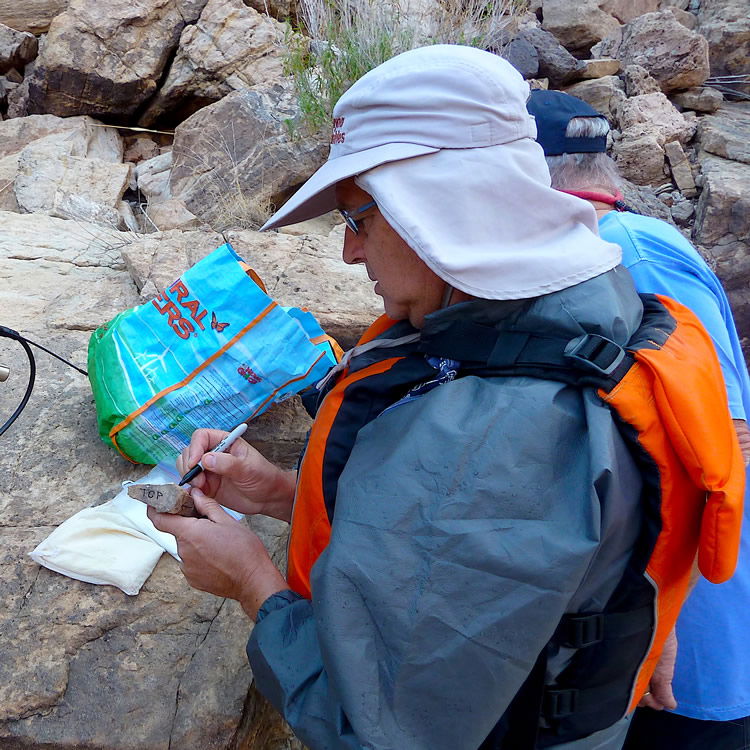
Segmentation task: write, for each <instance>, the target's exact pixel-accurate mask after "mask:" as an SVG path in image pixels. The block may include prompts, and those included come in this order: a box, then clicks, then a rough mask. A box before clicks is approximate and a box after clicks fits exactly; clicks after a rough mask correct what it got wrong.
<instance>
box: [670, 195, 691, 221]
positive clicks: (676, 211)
mask: <svg viewBox="0 0 750 750" xmlns="http://www.w3.org/2000/svg"><path fill="white" fill-rule="evenodd" d="M671 212H672V218H673V219H674V220H675V223H676V224H678V225H680V226H686V225H687V224H688V223H689V221H690V219H692V218H693V216H695V206H694V205H693V204H692V202H691V201H679V202H678V203H675V204H674V205H673V206H672V208H671Z"/></svg>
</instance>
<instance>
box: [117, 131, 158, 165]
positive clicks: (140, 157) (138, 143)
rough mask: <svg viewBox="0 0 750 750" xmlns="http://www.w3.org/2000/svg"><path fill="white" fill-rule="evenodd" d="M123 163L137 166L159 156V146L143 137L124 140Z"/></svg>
mask: <svg viewBox="0 0 750 750" xmlns="http://www.w3.org/2000/svg"><path fill="white" fill-rule="evenodd" d="M124 146H125V153H124V155H123V157H122V158H123V160H124V161H129V162H131V163H133V164H138V163H139V162H142V161H147V160H148V159H152V158H153V157H154V156H158V155H159V144H158V143H156V141H154V140H152V139H151V138H148V137H147V136H144V135H138V136H134V137H133V136H131V137H129V138H125V139H124Z"/></svg>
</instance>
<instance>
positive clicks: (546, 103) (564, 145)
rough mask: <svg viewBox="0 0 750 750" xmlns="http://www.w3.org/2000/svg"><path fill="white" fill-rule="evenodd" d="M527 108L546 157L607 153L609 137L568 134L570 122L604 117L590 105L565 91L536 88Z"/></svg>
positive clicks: (527, 103) (538, 141)
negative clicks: (575, 118) (533, 120)
mask: <svg viewBox="0 0 750 750" xmlns="http://www.w3.org/2000/svg"><path fill="white" fill-rule="evenodd" d="M526 108H527V109H528V110H529V112H530V113H531V114H532V115H533V116H534V119H535V120H536V130H537V135H536V140H537V143H539V145H540V146H541V147H542V148H543V149H544V155H545V156H560V155H561V154H591V153H602V152H604V151H606V150H607V136H606V135H602V136H597V137H596V138H569V137H568V136H566V135H565V131H566V129H567V127H568V123H569V122H570V121H571V120H572V119H573V118H574V117H601V118H602V119H604V120H606V119H607V118H606V117H604V115H602V114H600V113H599V112H597V111H596V110H595V109H594V108H593V107H591V106H589V105H588V104H586V102H584V101H582V100H581V99H578V98H577V97H575V96H571V95H570V94H564V93H563V92H562V91H545V90H543V89H535V90H533V91H532V92H531V95H530V96H529V99H528V101H527V102H526Z"/></svg>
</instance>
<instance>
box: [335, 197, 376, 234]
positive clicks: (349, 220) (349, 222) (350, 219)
mask: <svg viewBox="0 0 750 750" xmlns="http://www.w3.org/2000/svg"><path fill="white" fill-rule="evenodd" d="M376 205H377V204H376V203H375V201H370V202H369V203H365V205H364V206H360V207H359V208H357V209H355V210H354V211H352V212H351V213H349V211H347V210H346V209H345V208H340V209H339V213H340V214H341V215H342V216H343V217H344V221H345V222H346V226H348V227H349V229H351V230H352V232H354V234H359V222H360V221H362V219H359V220H357V219H355V218H354V217H355V216H359V215H360V214H362V213H364V212H365V211H368V210H369V209H371V208H372V207H373V206H376Z"/></svg>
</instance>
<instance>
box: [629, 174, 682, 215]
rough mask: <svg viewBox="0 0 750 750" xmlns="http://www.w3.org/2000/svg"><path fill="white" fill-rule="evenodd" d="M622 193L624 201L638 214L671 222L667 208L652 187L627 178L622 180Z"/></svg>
mask: <svg viewBox="0 0 750 750" xmlns="http://www.w3.org/2000/svg"><path fill="white" fill-rule="evenodd" d="M622 194H623V197H624V199H625V203H627V204H628V205H629V206H630V207H631V208H632V209H633V210H634V211H637V212H638V213H639V214H643V215H644V216H653V217H655V218H657V219H662V220H663V221H668V222H670V223H673V222H672V216H671V214H670V210H669V208H667V206H665V205H664V203H663V202H662V201H661V200H659V196H657V195H656V192H655V191H654V189H653V188H650V187H648V186H645V185H636V184H635V183H632V182H629V181H628V180H623V184H622Z"/></svg>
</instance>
